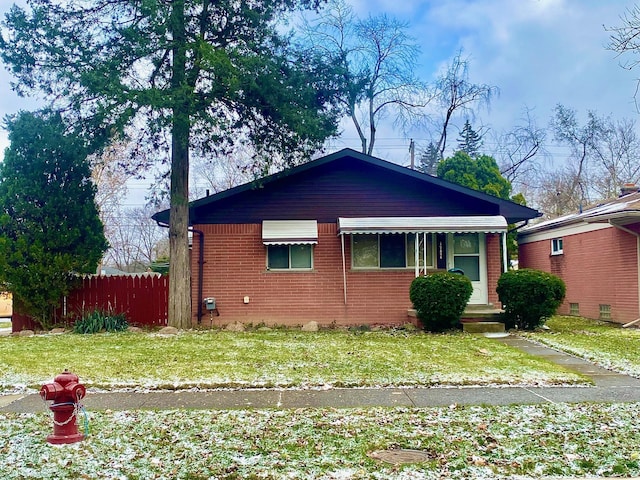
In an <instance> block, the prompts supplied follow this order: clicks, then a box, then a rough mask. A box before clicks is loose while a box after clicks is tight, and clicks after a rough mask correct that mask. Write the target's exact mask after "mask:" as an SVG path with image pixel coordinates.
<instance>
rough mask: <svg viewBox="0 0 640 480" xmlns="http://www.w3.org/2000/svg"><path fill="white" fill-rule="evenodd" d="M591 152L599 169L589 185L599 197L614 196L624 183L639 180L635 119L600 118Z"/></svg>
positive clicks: (639, 147) (639, 149)
mask: <svg viewBox="0 0 640 480" xmlns="http://www.w3.org/2000/svg"><path fill="white" fill-rule="evenodd" d="M593 156H594V160H595V161H596V162H597V165H598V170H599V173H598V175H596V176H595V178H594V179H593V183H592V187H593V189H594V190H595V192H596V195H597V196H598V197H599V198H602V199H604V198H612V197H615V196H616V195H618V194H619V192H620V189H621V187H622V186H623V185H624V184H625V183H637V182H638V181H640V162H639V161H638V158H639V157H640V138H639V137H638V134H637V128H636V122H635V121H634V120H630V119H625V118H623V119H621V120H617V121H614V120H612V119H611V118H602V119H600V121H599V132H598V136H597V141H596V143H595V145H594V146H593Z"/></svg>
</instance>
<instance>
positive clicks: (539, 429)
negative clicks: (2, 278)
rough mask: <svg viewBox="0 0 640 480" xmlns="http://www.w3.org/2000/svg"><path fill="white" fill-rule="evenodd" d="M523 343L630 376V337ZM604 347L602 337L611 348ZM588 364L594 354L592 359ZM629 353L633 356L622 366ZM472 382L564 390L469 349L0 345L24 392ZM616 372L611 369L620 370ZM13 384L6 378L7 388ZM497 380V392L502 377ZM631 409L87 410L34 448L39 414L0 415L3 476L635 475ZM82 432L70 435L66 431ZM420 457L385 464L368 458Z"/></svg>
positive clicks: (215, 335) (104, 338) (79, 339)
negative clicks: (83, 420) (388, 453)
mask: <svg viewBox="0 0 640 480" xmlns="http://www.w3.org/2000/svg"><path fill="white" fill-rule="evenodd" d="M549 325H550V327H551V331H550V332H548V333H532V334H527V335H530V336H531V337H532V338H533V339H535V340H538V341H543V342H545V343H549V344H552V342H553V345H554V346H562V348H566V349H569V348H573V350H574V351H575V352H576V353H579V354H581V355H584V356H586V357H593V358H597V359H602V358H607V359H614V360H607V361H611V362H613V363H615V362H619V364H621V365H622V364H627V366H626V369H629V370H630V369H639V366H638V364H640V360H638V359H639V358H640V356H638V353H639V352H638V351H637V349H638V343H640V342H638V331H636V330H622V329H619V328H615V327H614V326H611V325H608V324H600V323H598V322H592V321H587V320H583V319H575V318H570V317H557V318H554V319H552V320H551V321H550V322H549ZM618 335H619V336H620V338H618V337H617V336H618ZM594 352H595V353H594ZM634 352H635V353H634ZM65 367H68V368H70V369H71V370H73V371H75V372H76V373H78V374H79V375H80V377H81V379H82V381H86V380H88V382H87V383H89V384H90V385H93V386H102V387H110V386H124V385H131V386H143V387H148V388H160V387H168V386H174V387H180V386H188V385H195V384H202V385H205V386H236V387H243V386H261V385H263V386H268V385H285V386H297V387H305V386H312V385H318V384H325V383H329V384H335V385H392V384H393V385H396V384H423V385H431V384H451V385H456V384H471V383H477V384H487V383H502V384H504V383H518V384H520V383H525V384H526V383H528V382H532V380H531V379H532V378H539V379H542V380H543V382H544V383H553V382H555V381H563V382H567V381H578V380H579V379H578V377H575V376H572V375H571V374H569V373H568V372H565V371H562V370H559V369H558V367H555V366H552V365H549V364H547V363H545V362H543V361H541V360H538V359H535V358H532V357H529V356H527V355H523V354H521V353H519V352H516V351H513V350H512V349H510V348H508V347H505V346H504V345H502V344H500V343H498V342H496V341H494V340H491V339H486V338H483V337H475V336H471V335H465V334H462V333H459V334H447V335H425V334H419V333H406V332H360V333H356V332H344V331H326V332H319V333H302V332H299V331H297V332H296V331H280V330H274V331H271V332H245V333H229V332H186V333H182V334H180V335H179V336H176V337H160V336H157V335H153V334H130V333H127V334H101V335H88V336H81V335H70V334H69V335H47V336H37V337H28V338H25V337H0V368H2V369H3V372H9V379H8V380H7V379H6V378H4V377H5V376H4V375H3V382H4V387H3V388H4V389H5V391H12V390H14V391H15V390H16V386H15V384H12V383H11V382H12V381H16V380H17V379H20V380H21V381H23V382H24V385H30V386H32V387H37V386H39V384H40V382H43V381H50V380H51V378H52V377H53V376H54V375H55V374H57V373H58V372H59V371H60V370H61V369H62V368H65ZM623 370H624V369H623ZM12 379H13V380H12ZM505 379H506V380H505ZM638 411H640V404H614V405H610V404H595V403H593V404H572V405H568V404H546V405H513V406H499V407H493V406H470V407H461V406H456V405H451V406H450V407H447V408H369V409H330V408H323V409H290V410H279V409H269V410H230V411H204V410H184V409H182V410H170V411H124V412H111V411H103V412H88V413H87V415H88V424H89V428H90V430H89V435H88V437H87V438H86V439H85V440H84V441H82V442H79V443H75V444H72V445H59V446H53V445H49V444H48V443H46V435H47V434H49V433H51V431H52V420H51V418H50V417H49V416H48V415H47V414H46V413H39V414H11V413H0V424H1V425H2V428H0V478H3V479H4V478H7V479H26V478H29V479H32V478H33V479H48V478H57V479H76V478H87V479H127V480H129V479H140V480H142V479H147V478H160V479H185V480H187V479H190V480H192V479H193V480H195V479H269V480H276V479H278V480H279V479H282V478H288V479H323V480H329V479H345V480H346V479H349V480H352V479H353V480H360V479H362V480H364V479H393V480H409V479H411V480H416V479H421V480H426V479H459V480H462V479H469V480H487V479H505V480H506V479H511V480H525V479H541V478H546V479H548V478H557V477H562V476H574V477H604V476H612V477H634V476H640V441H639V440H640V437H639V435H638V432H639V431H640V415H638ZM81 429H82V428H81ZM397 448H406V449H414V450H419V451H421V452H423V453H424V454H425V455H426V456H427V460H426V461H424V462H421V463H414V464H402V465H394V464H390V463H385V462H382V461H380V460H379V459H376V452H377V451H379V450H385V449H397Z"/></svg>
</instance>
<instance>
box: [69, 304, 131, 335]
mask: <svg viewBox="0 0 640 480" xmlns="http://www.w3.org/2000/svg"><path fill="white" fill-rule="evenodd" d="M127 328H129V323H128V322H127V318H126V316H125V314H124V313H118V314H113V313H107V312H103V311H101V310H93V311H91V312H89V313H87V314H85V315H83V316H82V318H80V319H79V320H76V322H75V323H74V324H73V333H98V332H102V331H103V330H104V331H106V332H122V331H124V330H126V329H127Z"/></svg>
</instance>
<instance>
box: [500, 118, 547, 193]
mask: <svg viewBox="0 0 640 480" xmlns="http://www.w3.org/2000/svg"><path fill="white" fill-rule="evenodd" d="M546 137H547V131H546V129H544V128H541V127H538V125H537V124H536V121H535V119H534V118H533V116H532V115H531V111H530V110H529V109H525V112H524V118H523V123H522V124H520V125H516V126H515V127H513V128H512V129H511V130H509V131H507V132H505V133H503V134H502V135H499V136H497V138H496V139H495V144H496V148H495V151H494V152H493V156H494V158H496V160H497V161H498V164H499V165H500V173H501V174H502V175H503V176H504V177H505V178H506V179H507V180H509V182H511V184H512V185H513V186H514V189H516V190H517V191H522V190H523V189H526V187H529V186H531V185H532V182H533V181H535V178H536V177H537V174H538V173H539V171H540V168H541V164H540V160H543V159H546V158H547V157H548V154H547V151H546V149H545V142H546Z"/></svg>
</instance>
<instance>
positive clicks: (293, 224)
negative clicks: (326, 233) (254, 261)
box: [262, 220, 318, 245]
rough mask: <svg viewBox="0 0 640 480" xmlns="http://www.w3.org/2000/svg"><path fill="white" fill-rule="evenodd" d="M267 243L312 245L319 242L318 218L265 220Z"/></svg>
mask: <svg viewBox="0 0 640 480" xmlns="http://www.w3.org/2000/svg"><path fill="white" fill-rule="evenodd" d="M262 243H264V244H265V245H311V244H315V243H318V221H317V220H263V221H262Z"/></svg>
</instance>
